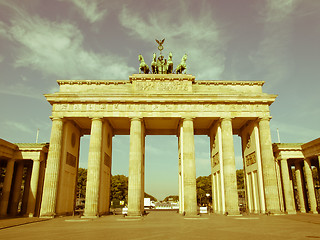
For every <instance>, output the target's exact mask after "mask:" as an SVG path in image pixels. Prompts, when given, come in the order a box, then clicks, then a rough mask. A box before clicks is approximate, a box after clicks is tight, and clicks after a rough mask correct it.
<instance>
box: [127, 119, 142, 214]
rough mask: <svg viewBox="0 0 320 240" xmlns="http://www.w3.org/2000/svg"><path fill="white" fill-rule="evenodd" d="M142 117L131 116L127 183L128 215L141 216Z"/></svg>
mask: <svg viewBox="0 0 320 240" xmlns="http://www.w3.org/2000/svg"><path fill="white" fill-rule="evenodd" d="M142 124H143V122H142V119H141V118H132V119H131V126H130V155H129V183H128V216H141V214H142V212H141V202H142V198H143V196H142V192H141V190H142V177H141V176H142V157H143V153H142V150H143V146H142V138H143V137H144V136H143V134H142Z"/></svg>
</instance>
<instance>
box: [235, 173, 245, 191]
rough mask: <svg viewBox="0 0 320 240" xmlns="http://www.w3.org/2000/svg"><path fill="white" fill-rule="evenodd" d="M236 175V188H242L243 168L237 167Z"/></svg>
mask: <svg viewBox="0 0 320 240" xmlns="http://www.w3.org/2000/svg"><path fill="white" fill-rule="evenodd" d="M236 175H237V189H244V171H243V169H238V170H237V171H236Z"/></svg>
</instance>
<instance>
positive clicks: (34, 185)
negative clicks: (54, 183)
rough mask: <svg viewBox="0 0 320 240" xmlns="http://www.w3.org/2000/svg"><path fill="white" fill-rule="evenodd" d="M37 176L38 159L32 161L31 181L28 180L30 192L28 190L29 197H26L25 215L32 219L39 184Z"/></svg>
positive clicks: (38, 170)
mask: <svg viewBox="0 0 320 240" xmlns="http://www.w3.org/2000/svg"><path fill="white" fill-rule="evenodd" d="M39 174H40V161H39V160H38V159H37V160H33V165H32V173H31V180H30V190H29V196H28V207H27V215H28V216H29V217H33V215H34V210H35V206H36V199H37V191H38V183H39Z"/></svg>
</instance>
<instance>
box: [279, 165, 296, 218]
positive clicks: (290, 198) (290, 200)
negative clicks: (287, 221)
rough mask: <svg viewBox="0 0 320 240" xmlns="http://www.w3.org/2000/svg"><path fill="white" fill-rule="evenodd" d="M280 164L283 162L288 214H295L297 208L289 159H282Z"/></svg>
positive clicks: (283, 179)
mask: <svg viewBox="0 0 320 240" xmlns="http://www.w3.org/2000/svg"><path fill="white" fill-rule="evenodd" d="M280 164H281V173H282V184H283V191H284V200H285V203H286V211H287V213H288V214H295V213H296V209H295V203H294V193H293V187H292V182H291V180H290V174H289V169H288V162H287V159H281V160H280Z"/></svg>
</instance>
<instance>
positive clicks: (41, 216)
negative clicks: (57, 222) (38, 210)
mask: <svg viewBox="0 0 320 240" xmlns="http://www.w3.org/2000/svg"><path fill="white" fill-rule="evenodd" d="M54 217H55V215H54V214H53V215H40V217H39V218H54Z"/></svg>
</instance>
